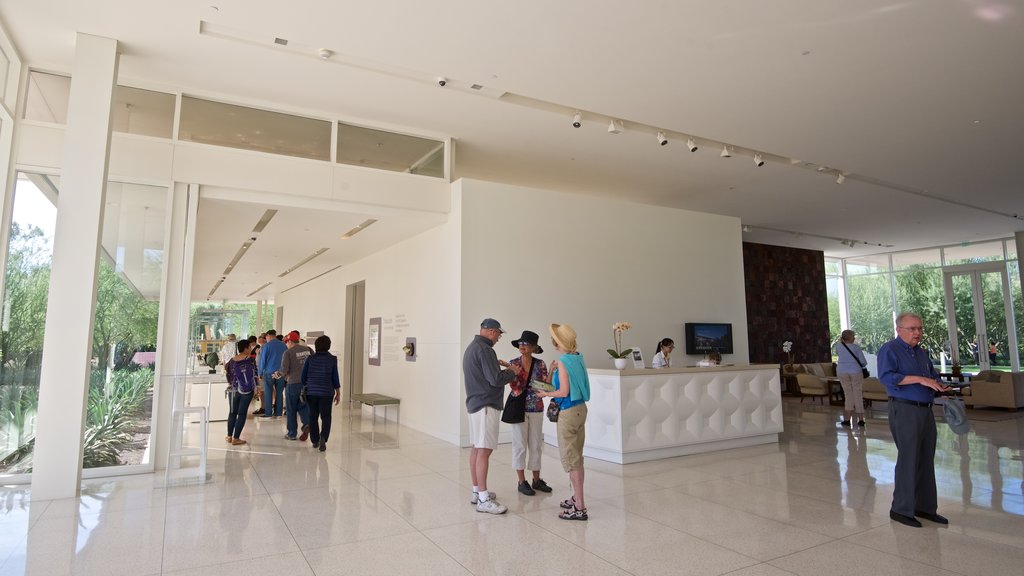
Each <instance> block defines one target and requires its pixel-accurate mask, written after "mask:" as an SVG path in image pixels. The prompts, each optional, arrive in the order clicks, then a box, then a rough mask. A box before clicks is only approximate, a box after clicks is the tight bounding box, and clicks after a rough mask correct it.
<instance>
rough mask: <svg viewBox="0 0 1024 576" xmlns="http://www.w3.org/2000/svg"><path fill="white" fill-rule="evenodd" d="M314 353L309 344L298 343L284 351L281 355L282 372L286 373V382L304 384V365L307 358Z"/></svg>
mask: <svg viewBox="0 0 1024 576" xmlns="http://www.w3.org/2000/svg"><path fill="white" fill-rule="evenodd" d="M312 355H313V351H312V350H311V349H310V348H309V346H303V345H302V344H296V345H295V346H292V347H291V348H289V349H287V350H285V351H284V354H283V355H282V356H281V373H282V374H284V382H285V384H302V365H303V364H305V363H306V358H309V357H310V356H312Z"/></svg>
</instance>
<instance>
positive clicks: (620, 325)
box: [608, 322, 633, 370]
mask: <svg viewBox="0 0 1024 576" xmlns="http://www.w3.org/2000/svg"><path fill="white" fill-rule="evenodd" d="M632 327H633V326H632V325H631V324H630V323H629V322H616V323H615V324H612V342H613V343H614V344H615V348H614V349H612V348H609V349H608V355H609V356H611V357H612V361H613V362H614V363H615V368H616V370H622V369H624V368H625V367H626V361H627V359H628V358H629V355H630V354H632V353H633V349H632V348H626V349H625V350H623V349H622V333H623V332H625V331H626V330H629V329H630V328H632Z"/></svg>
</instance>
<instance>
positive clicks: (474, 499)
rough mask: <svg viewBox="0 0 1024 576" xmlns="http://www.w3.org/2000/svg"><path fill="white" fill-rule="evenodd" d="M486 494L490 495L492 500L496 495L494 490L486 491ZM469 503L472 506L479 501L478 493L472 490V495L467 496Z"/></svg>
mask: <svg viewBox="0 0 1024 576" xmlns="http://www.w3.org/2000/svg"><path fill="white" fill-rule="evenodd" d="M488 494H490V495H491V500H494V499H495V498H497V497H498V495H497V494H495V493H494V492H488ZM469 503H470V504H472V505H474V506H476V505H477V504H479V503H480V494H478V493H476V492H473V495H472V496H470V497H469Z"/></svg>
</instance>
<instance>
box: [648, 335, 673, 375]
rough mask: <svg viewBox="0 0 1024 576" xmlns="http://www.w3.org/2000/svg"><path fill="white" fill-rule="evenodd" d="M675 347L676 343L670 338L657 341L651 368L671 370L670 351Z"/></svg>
mask: <svg viewBox="0 0 1024 576" xmlns="http://www.w3.org/2000/svg"><path fill="white" fill-rule="evenodd" d="M675 347H676V343H675V342H673V341H672V339H671V338H662V339H661V340H659V341H658V346H657V352H655V354H654V358H653V359H652V360H651V368H671V367H672V357H671V356H670V355H671V354H672V350H674V349H675Z"/></svg>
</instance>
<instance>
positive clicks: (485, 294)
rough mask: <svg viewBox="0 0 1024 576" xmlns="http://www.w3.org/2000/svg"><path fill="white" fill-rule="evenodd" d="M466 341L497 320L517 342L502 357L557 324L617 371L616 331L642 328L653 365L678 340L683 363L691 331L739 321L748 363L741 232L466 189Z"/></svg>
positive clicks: (670, 215)
mask: <svg viewBox="0 0 1024 576" xmlns="http://www.w3.org/2000/svg"><path fill="white" fill-rule="evenodd" d="M461 183H462V212H463V234H462V247H463V260H462V293H463V298H462V318H463V323H462V340H463V342H468V341H469V339H470V338H471V337H472V335H473V334H476V333H477V332H478V330H479V322H480V320H481V319H483V318H485V317H488V316H492V317H494V318H497V319H498V320H499V321H500V322H501V323H502V326H503V327H505V329H506V330H507V331H508V334H506V335H505V336H504V337H503V338H502V340H501V341H500V342H498V344H497V346H496V350H497V351H498V356H499V358H506V359H507V358H512V357H514V356H516V354H517V352H516V350H515V349H513V348H512V346H511V344H510V342H511V341H512V340H514V339H515V338H517V337H518V336H519V334H520V333H521V332H522V330H524V329H525V330H533V331H535V332H537V333H539V334H540V335H541V344H542V346H544V348H545V352H544V354H543V355H541V358H543V359H545V360H550V359H552V358H553V357H554V355H553V349H551V347H550V346H549V345H548V343H549V342H550V337H549V335H548V325H549V324H551V323H552V322H556V323H559V324H562V323H567V324H571V325H572V326H573V327H574V328H575V329H576V331H577V333H578V335H579V346H580V351H581V352H582V353H583V354H584V356H585V357H586V362H587V365H588V366H589V367H590V368H612V362H611V360H610V359H609V357H608V354H607V353H606V352H605V350H607V349H608V348H611V347H612V332H611V327H612V324H613V323H615V322H617V321H627V322H630V323H632V324H633V329H632V330H629V331H628V332H626V333H625V334H624V337H623V345H624V346H627V347H635V346H640V348H641V349H642V350H643V354H644V359H645V361H646V363H647V364H648V365H650V359H651V356H652V355H653V354H654V350H653V348H654V345H655V344H656V343H657V341H658V340H660V339H661V338H664V337H669V338H673V339H674V340H675V341H676V344H677V348H676V354H677V355H678V359H677V360H676V361H675V363H676V365H681V364H682V363H693V362H694V361H696V360H697V359H699V357H697V356H691V357H685V356H684V355H683V346H682V344H683V324H684V323H685V322H730V323H732V326H733V340H734V344H735V354H731V355H725V356H724V358H723V361H724V362H731V363H736V364H745V363H748V361H749V352H748V345H747V319H746V302H745V296H744V281H743V249H742V233H741V230H740V221H739V220H738V219H736V218H731V217H725V216H715V215H711V214H703V213H698V212H690V211H686V210H672V209H668V208H660V207H654V206H646V205H641V204H630V203H627V202H621V201H615V200H610V199H602V198H592V197H584V196H580V195H576V194H568V193H562V192H555V191H551V190H537V189H532V188H522V187H517V186H510V185H505V184H495V183H490V182H481V181H473V180H463V181H461Z"/></svg>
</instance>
